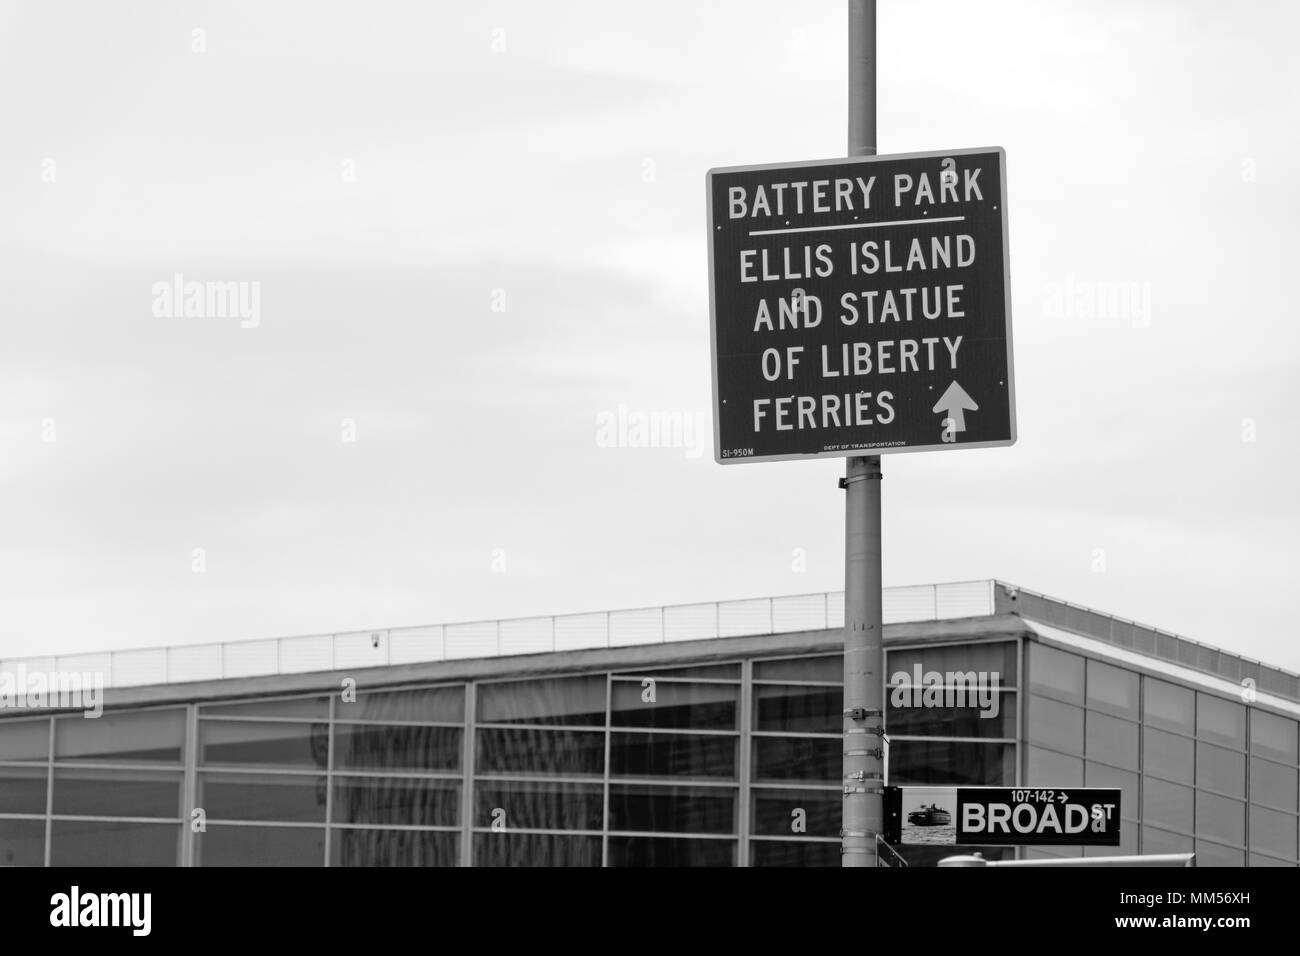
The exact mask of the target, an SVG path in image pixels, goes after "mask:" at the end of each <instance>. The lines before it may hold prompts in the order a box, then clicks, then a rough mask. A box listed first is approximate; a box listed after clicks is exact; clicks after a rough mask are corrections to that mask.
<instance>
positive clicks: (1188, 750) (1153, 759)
mask: <svg viewBox="0 0 1300 956" xmlns="http://www.w3.org/2000/svg"><path fill="white" fill-rule="evenodd" d="M1142 741H1143V744H1142V750H1143V753H1142V770H1143V771H1144V772H1145V773H1154V774H1159V775H1160V776H1162V777H1167V778H1168V779H1170V780H1179V781H1181V782H1183V783H1191V782H1192V760H1193V755H1194V749H1193V748H1194V746H1195V745H1194V744H1193V743H1192V741H1191V739H1190V738H1188V737H1176V736H1174V735H1173V734H1167V733H1165V732H1164V731H1163V730H1152V729H1151V728H1150V727H1148V728H1146V730H1145V731H1144V732H1143V735H1142Z"/></svg>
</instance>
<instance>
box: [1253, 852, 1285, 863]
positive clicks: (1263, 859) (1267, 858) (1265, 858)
mask: <svg viewBox="0 0 1300 956" xmlns="http://www.w3.org/2000/svg"><path fill="white" fill-rule="evenodd" d="M1250 865H1251V866H1295V860H1275V859H1274V858H1273V857H1271V856H1259V855H1257V854H1254V853H1252V854H1251V855H1250Z"/></svg>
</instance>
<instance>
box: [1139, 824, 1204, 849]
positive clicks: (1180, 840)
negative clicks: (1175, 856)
mask: <svg viewBox="0 0 1300 956" xmlns="http://www.w3.org/2000/svg"><path fill="white" fill-rule="evenodd" d="M1191 852H1192V838H1191V837H1190V836H1184V835H1183V834H1181V833H1170V832H1169V831H1168V830H1157V829H1155V828H1154V827H1143V828H1142V855H1143V856H1147V855H1149V854H1155V853H1191Z"/></svg>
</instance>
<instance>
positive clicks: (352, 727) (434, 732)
mask: <svg viewBox="0 0 1300 956" xmlns="http://www.w3.org/2000/svg"><path fill="white" fill-rule="evenodd" d="M464 733H465V731H463V730H462V729H461V728H459V727H428V726H426V727H418V726H411V725H409V724H389V725H384V724H335V725H334V769H335V770H338V769H345V770H375V771H383V770H407V771H412V772H417V773H418V772H420V771H436V770H442V771H447V772H451V771H457V770H459V769H460V756H461V741H462V737H463V734H464Z"/></svg>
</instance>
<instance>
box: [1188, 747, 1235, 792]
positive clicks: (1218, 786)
mask: <svg viewBox="0 0 1300 956" xmlns="http://www.w3.org/2000/svg"><path fill="white" fill-rule="evenodd" d="M1196 785H1197V786H1198V787H1208V788H1209V789H1211V790H1217V791H1219V792H1220V793H1226V794H1227V795H1228V796H1231V797H1244V796H1245V795H1246V755H1245V754H1239V753H1237V752H1236V751H1233V750H1225V749H1224V748H1223V747H1216V746H1214V745H1213V744H1203V743H1197V745H1196Z"/></svg>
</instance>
